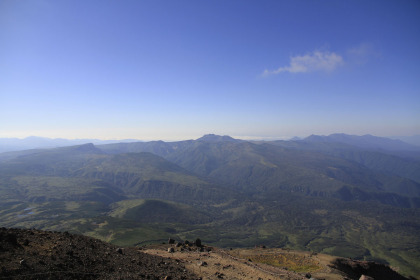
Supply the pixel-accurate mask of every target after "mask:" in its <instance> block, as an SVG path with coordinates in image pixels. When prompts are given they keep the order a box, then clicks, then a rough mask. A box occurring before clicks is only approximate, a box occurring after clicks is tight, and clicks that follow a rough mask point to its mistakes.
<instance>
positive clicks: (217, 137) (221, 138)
mask: <svg viewBox="0 0 420 280" xmlns="http://www.w3.org/2000/svg"><path fill="white" fill-rule="evenodd" d="M197 141H203V142H238V141H240V140H238V139H235V138H232V137H230V136H227V135H223V136H220V135H215V134H206V135H204V136H203V137H201V138H198V139H197Z"/></svg>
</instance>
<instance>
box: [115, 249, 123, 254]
mask: <svg viewBox="0 0 420 280" xmlns="http://www.w3.org/2000/svg"><path fill="white" fill-rule="evenodd" d="M115 252H117V253H118V254H122V253H123V249H122V248H117V250H115Z"/></svg>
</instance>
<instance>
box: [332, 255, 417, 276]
mask: <svg viewBox="0 0 420 280" xmlns="http://www.w3.org/2000/svg"><path fill="white" fill-rule="evenodd" d="M332 267H334V268H335V269H337V270H340V271H342V272H344V273H345V274H346V275H347V277H348V278H350V279H360V276H361V275H366V276H369V277H370V278H369V279H381V280H408V279H414V278H406V277H404V276H402V275H400V274H398V273H397V272H396V271H394V270H392V269H391V268H390V267H389V266H387V265H385V264H380V263H376V262H370V261H355V260H350V259H345V258H337V259H336V260H335V261H334V262H333V265H332ZM366 279H368V278H366Z"/></svg>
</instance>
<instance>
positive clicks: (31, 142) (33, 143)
mask: <svg viewBox="0 0 420 280" xmlns="http://www.w3.org/2000/svg"><path fill="white" fill-rule="evenodd" d="M197 140H199V141H207V142H221V141H242V140H240V139H234V138H232V137H230V136H226V135H225V136H219V135H214V134H207V135H204V136H203V137H201V138H199V139H197ZM298 140H303V141H312V142H314V141H318V142H319V141H322V142H325V141H326V142H339V143H347V144H350V145H355V146H358V147H364V148H373V147H375V148H377V149H385V150H388V149H390V150H411V149H420V135H414V136H401V137H399V138H398V137H392V139H391V138H385V137H376V136H372V135H364V136H356V135H347V134H331V135H329V136H318V135H311V136H309V137H306V138H299V137H293V138H292V139H291V141H298ZM130 142H144V141H141V140H136V139H124V140H99V139H64V138H54V139H53V138H46V137H37V136H30V137H27V138H23V139H21V138H0V153H3V152H10V151H21V150H28V149H39V148H56V147H64V146H74V145H82V144H87V143H92V144H95V145H104V144H111V143H130Z"/></svg>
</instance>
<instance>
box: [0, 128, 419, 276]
mask: <svg viewBox="0 0 420 280" xmlns="http://www.w3.org/2000/svg"><path fill="white" fill-rule="evenodd" d="M369 139H370V138H369ZM318 140H319V139H318ZM318 140H317V141H306V140H304V141H303V140H298V141H273V142H249V141H242V140H237V139H233V138H231V137H228V136H217V135H206V136H204V137H202V138H200V139H197V140H188V141H179V142H163V141H153V142H135V143H117V144H108V145H98V146H95V145H93V144H85V145H79V146H71V147H63V148H54V149H46V150H32V151H27V152H21V151H20V152H9V153H7V154H6V155H2V154H0V159H1V160H0V195H1V200H0V220H1V222H0V226H7V227H11V226H13V227H24V228H32V227H35V228H39V229H49V230H60V231H64V230H69V231H72V232H75V233H82V234H85V235H88V236H92V237H96V238H100V239H102V240H105V241H109V242H112V243H115V244H120V245H133V244H146V243H148V242H161V241H164V240H166V239H167V236H168V234H170V235H172V236H174V237H176V238H179V239H180V240H185V239H192V238H195V237H196V236H200V237H201V238H203V239H204V240H206V242H207V243H209V244H213V245H218V246H222V247H247V246H254V245H256V244H266V245H269V246H274V247H284V248H291V249H299V250H312V251H314V252H322V253H328V254H334V255H338V256H343V257H352V258H355V259H366V260H376V261H381V262H384V263H389V264H391V265H393V266H395V267H399V268H400V270H401V272H402V273H404V274H405V275H419V272H420V267H419V265H418V263H420V262H419V260H420V249H419V248H420V238H419V236H420V218H419V217H420V184H419V182H418V181H417V180H416V177H415V174H417V171H418V164H419V162H418V161H416V160H415V159H413V158H407V157H404V156H397V155H396V154H391V153H388V151H386V152H383V151H380V150H378V149H370V148H367V147H363V148H362V147H358V146H354V145H350V144H349V143H342V142H334V141H318ZM394 148H395V147H394ZM381 149H382V148H381ZM401 151H402V150H399V151H398V152H401ZM403 163H404V165H403V166H402V167H401V168H397V167H398V166H400V164H403ZM390 169H391V171H389V170H390Z"/></svg>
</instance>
